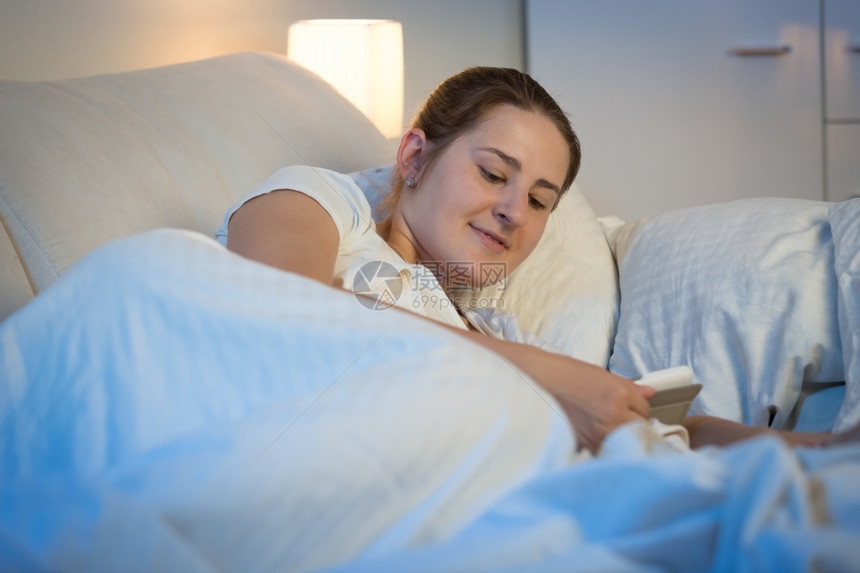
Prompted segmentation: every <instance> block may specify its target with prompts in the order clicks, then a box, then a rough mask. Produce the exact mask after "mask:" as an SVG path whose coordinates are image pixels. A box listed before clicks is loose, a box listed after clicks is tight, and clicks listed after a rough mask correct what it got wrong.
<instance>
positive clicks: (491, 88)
mask: <svg viewBox="0 0 860 573" xmlns="http://www.w3.org/2000/svg"><path fill="white" fill-rule="evenodd" d="M505 104H507V105H512V106H514V107H517V108H519V109H522V110H524V111H528V112H532V113H536V114H539V115H542V116H544V117H546V118H548V119H549V120H550V121H552V122H553V123H554V124H555V126H556V128H557V129H558V131H559V133H561V136H562V137H563V138H564V140H565V141H566V142H567V145H568V149H569V151H570V164H569V165H568V168H567V174H566V176H565V178H564V182H563V184H562V186H561V193H560V194H559V196H558V198H559V199H561V197H562V195H564V193H565V192H566V191H567V190H568V188H569V187H570V185H571V183H573V180H574V178H576V174H577V173H578V172H579V165H580V161H581V158H582V151H581V148H580V144H579V138H578V137H577V136H576V133H574V131H573V128H572V127H571V125H570V120H569V119H568V118H567V115H565V113H564V111H562V109H561V107H559V105H558V103H557V102H556V101H555V99H553V97H552V96H551V95H549V93H547V91H546V90H545V89H544V88H543V87H542V86H541V85H540V84H539V83H538V82H536V81H535V80H534V79H533V78H532V77H531V76H529V75H528V74H525V73H523V72H520V71H519V70H515V69H512V68H495V67H474V68H467V69H465V70H463V71H462V72H460V73H458V74H455V75H453V76H451V77H450V78H448V79H447V80H445V81H444V82H442V83H441V84H439V85H438V86H436V89H434V90H433V92H432V93H431V94H430V97H428V98H427V101H425V102H424V106H423V107H422V108H421V110H420V111H419V112H418V115H416V116H415V119H413V120H412V126H411V127H413V128H418V129H421V130H422V131H424V134H425V135H426V136H427V140H428V141H429V142H430V143H431V144H432V145H431V146H430V148H429V149H428V150H427V151H425V152H424V153H423V154H422V156H421V158H420V160H419V164H418V167H419V180H420V173H423V172H424V171H425V170H426V169H429V168H430V167H431V166H432V165H433V163H434V162H435V160H436V158H438V157H439V155H440V154H441V153H442V152H443V151H444V150H445V148H447V147H448V146H449V145H450V144H451V143H452V142H453V141H454V140H456V139H457V138H458V137H460V136H461V135H462V134H463V133H465V132H467V131H469V130H470V129H472V128H473V127H475V126H476V125H477V124H478V123H480V121H481V120H482V119H483V118H484V116H485V115H486V114H487V113H488V112H489V111H491V110H492V109H493V108H495V107H496V106H499V105H505ZM403 184H404V182H403V178H402V177H401V175H400V174H399V173H398V171H397V170H396V169H395V170H394V181H393V183H392V192H391V195H390V196H389V197H388V198H387V199H386V201H385V202H384V204H383V207H384V208H386V209H388V208H390V207H391V206H393V205H394V204H396V203H397V200H398V198H399V196H400V193H401V192H402V190H403ZM556 205H558V201H556ZM553 208H555V205H553Z"/></svg>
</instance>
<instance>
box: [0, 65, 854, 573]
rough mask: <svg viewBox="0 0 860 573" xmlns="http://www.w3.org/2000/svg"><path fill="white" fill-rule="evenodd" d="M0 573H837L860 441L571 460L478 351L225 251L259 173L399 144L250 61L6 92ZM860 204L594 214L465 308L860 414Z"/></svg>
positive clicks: (546, 418) (737, 393)
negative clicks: (634, 216)
mask: <svg viewBox="0 0 860 573" xmlns="http://www.w3.org/2000/svg"><path fill="white" fill-rule="evenodd" d="M0 102H2V103H0V221H2V232H0V269H2V270H0V317H2V319H3V321H2V323H0V456H2V468H0V569H3V570H13V571H19V570H20V571H25V570H26V571H30V570H33V571H42V570H45V571H49V570H50V571H53V570H85V571H116V570H122V571H143V570H146V571H153V570H155V571H226V570H236V571H341V572H346V571H350V572H351V571H374V572H376V571H529V572H532V571H672V570H675V571H760V570H779V571H808V570H816V571H817V570H822V571H857V570H858V568H860V566H858V564H860V543H858V541H860V488H858V487H857V483H858V479H860V446H858V445H845V446H839V447H827V448H795V449H792V448H788V447H786V446H785V445H783V444H782V442H780V441H779V440H777V439H775V438H773V437H770V436H767V437H761V438H757V439H754V440H750V441H747V442H744V443H740V444H737V445H735V446H732V447H728V448H706V449H701V450H696V451H690V450H686V449H684V448H683V447H680V446H679V445H678V443H677V441H672V440H667V439H662V438H660V437H659V436H658V435H657V434H656V433H655V432H654V429H653V427H652V426H651V425H649V424H646V423H638V424H630V425H628V426H624V427H622V428H619V429H618V430H616V431H615V432H613V433H612V434H611V435H610V436H609V437H608V438H607V440H606V442H605V443H604V445H603V448H602V449H601V451H600V452H599V453H598V454H596V455H589V454H586V453H584V452H582V451H577V448H576V438H575V436H574V435H573V433H572V432H571V429H570V427H569V426H568V425H567V423H566V421H565V419H564V416H563V415H562V414H561V409H560V408H559V407H558V405H557V404H556V403H555V402H554V400H553V398H552V397H551V396H549V395H548V394H547V393H546V392H544V391H543V390H542V389H541V388H540V387H539V386H538V385H537V384H535V383H534V381H532V380H530V379H529V378H528V377H527V376H526V375H525V374H524V373H522V372H520V371H518V370H517V369H516V368H514V367H513V366H511V365H510V364H508V363H506V362H505V361H504V360H502V359H501V358H500V357H499V356H497V355H495V354H493V353H492V352H490V351H488V350H486V349H484V348H482V347H478V346H476V345H473V344H470V343H466V342H464V341H462V340H460V339H459V338H458V337H457V336H456V335H455V334H452V333H450V332H448V331H447V330H445V329H444V328H441V327H438V326H436V325H434V324H431V323H428V322H426V321H424V320H421V319H419V318H417V317H412V316H409V315H404V314H403V313H394V312H387V311H385V310H375V309H373V308H368V306H367V305H364V304H357V299H356V297H355V296H354V295H352V294H351V293H349V292H346V291H336V290H333V289H330V288H328V287H325V286H322V285H319V284H317V283H315V282H314V281H311V280H308V279H305V278H303V277H300V276H295V275H292V274H289V273H284V272H280V271H277V270H275V269H272V268H268V267H265V266H263V265H260V264H257V263H254V262H252V261H249V260H246V259H243V258H241V257H239V256H237V255H235V254H233V253H230V252H228V251H226V250H225V249H223V248H221V247H220V246H219V245H218V244H217V243H216V242H215V241H214V240H213V236H212V235H213V232H214V230H215V229H216V228H217V227H218V225H219V224H220V223H221V218H222V217H223V214H224V212H225V211H226V210H227V208H228V207H229V206H230V205H231V204H232V203H233V202H234V201H236V200H237V199H239V198H240V197H242V196H243V195H245V194H246V193H247V192H249V191H250V190H251V189H252V188H253V187H254V186H256V185H257V184H258V183H259V182H261V181H262V180H264V179H265V178H266V177H267V176H269V175H270V174H271V173H273V172H274V171H275V170H277V169H278V168H280V167H283V166H284V165H290V164H309V165H313V166H320V167H326V168H330V169H334V170H337V171H340V172H343V173H350V174H351V175H352V176H353V178H354V179H355V181H356V183H357V184H358V185H359V186H360V187H361V188H362V190H363V191H364V192H365V193H366V194H367V196H368V198H369V200H370V201H371V203H372V204H375V203H378V202H379V201H380V200H381V199H382V197H383V196H384V193H385V188H386V183H387V181H388V175H389V170H390V168H389V167H387V165H388V163H389V162H390V160H391V159H392V157H393V148H392V144H391V143H390V142H389V141H387V140H386V139H385V138H384V137H383V136H382V135H381V134H380V133H379V132H378V131H376V129H375V128H374V127H373V126H372V124H371V123H370V122H369V121H368V120H367V119H366V118H365V117H364V116H363V115H362V114H361V113H360V112H358V111H357V110H356V109H355V108H353V107H352V106H351V105H350V104H349V103H348V102H346V100H344V99H343V98H342V97H341V96H340V95H339V94H337V93H336V92H335V91H334V90H333V89H332V88H330V87H329V86H328V85H327V84H325V83H324V82H322V81H321V80H320V79H319V78H317V77H316V76H314V75H313V74H311V73H309V72H307V71H305V70H303V69H301V68H299V67H297V66H295V65H293V64H292V63H290V62H289V61H287V60H286V59H284V58H282V57H280V56H277V55H274V54H265V53H240V54H234V55H230V56H223V57H219V58H214V59H209V60H203V61H199V62H192V63H187V64H180V65H174V66H167V67H163V68H156V69H149V70H142V71H135V72H125V73H121V74H112V75H104V76H95V77H89V78H78V79H70V80H61V81H54V82H31V83H27V82H12V81H2V82H0ZM858 220H860V199H854V200H850V201H845V202H842V203H833V204H830V203H824V202H815V201H801V200H793V199H749V200H743V201H737V202H732V203H725V204H716V205H706V206H700V207H693V208H688V209H683V210H679V211H673V212H669V213H665V214H663V215H660V216H658V217H654V218H651V219H649V220H640V221H621V220H618V219H616V218H612V217H604V218H598V217H597V216H595V213H594V212H593V210H592V209H591V208H590V206H589V205H588V202H587V200H586V199H585V196H584V195H583V193H582V192H581V190H579V189H578V188H576V187H574V188H572V189H571V191H570V192H569V194H568V196H567V197H565V199H564V200H563V201H562V202H561V204H560V205H559V207H558V209H557V210H556V211H555V212H554V213H553V215H552V217H551V220H550V224H549V226H548V231H547V233H546V235H545V237H544V238H543V239H542V241H541V243H540V245H539V246H538V249H537V251H536V252H535V254H534V256H533V257H532V258H531V259H530V260H529V261H528V262H527V263H526V264H525V265H523V267H521V268H520V269H518V270H517V271H516V272H515V273H514V274H513V275H512V276H511V277H509V278H508V279H507V280H506V281H505V282H504V283H503V284H501V285H496V286H493V287H488V288H486V289H483V290H481V291H474V292H465V293H463V295H464V296H465V297H466V298H465V299H464V300H465V304H467V305H470V306H471V307H473V308H476V309H480V308H501V309H504V310H507V311H510V312H514V313H515V314H517V315H518V316H519V318H520V324H521V327H522V328H523V330H525V331H527V332H529V333H532V334H534V335H537V336H539V337H541V338H542V339H544V340H546V341H548V342H550V343H551V344H552V345H554V346H555V347H556V348H558V349H559V351H561V352H565V353H567V354H570V355H572V356H574V357H576V358H579V359H582V360H585V361H588V362H591V363H594V364H599V365H602V366H605V367H608V368H610V369H611V370H612V371H614V372H617V373H619V374H621V375H624V376H628V377H631V378H635V377H638V376H641V375H643V374H645V373H647V372H650V371H654V370H659V369H662V368H668V367H673V366H679V365H688V366H690V367H691V368H692V369H693V371H694V373H695V381H696V382H698V383H701V384H702V385H703V390H702V392H701V394H700V395H699V396H698V397H697V398H696V400H695V401H694V403H693V405H692V408H691V411H692V412H693V413H702V414H710V415H716V416H721V417H725V418H729V419H733V420H737V421H741V422H744V423H747V424H752V425H758V426H770V427H773V428H776V429H792V428H795V429H801V430H809V431H830V430H835V431H840V430H844V429H847V428H850V427H852V426H854V425H856V424H857V423H858V422H860V355H858V348H860V225H858Z"/></svg>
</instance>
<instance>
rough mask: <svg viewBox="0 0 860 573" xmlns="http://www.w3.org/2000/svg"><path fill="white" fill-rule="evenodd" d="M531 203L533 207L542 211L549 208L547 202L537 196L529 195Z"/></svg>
mask: <svg viewBox="0 0 860 573" xmlns="http://www.w3.org/2000/svg"><path fill="white" fill-rule="evenodd" d="M529 205H531V206H532V208H534V209H537V210H539V211H542V210H544V209H546V208H547V207H546V204H544V203H541V201H540V200H539V199H537V198H535V197H529Z"/></svg>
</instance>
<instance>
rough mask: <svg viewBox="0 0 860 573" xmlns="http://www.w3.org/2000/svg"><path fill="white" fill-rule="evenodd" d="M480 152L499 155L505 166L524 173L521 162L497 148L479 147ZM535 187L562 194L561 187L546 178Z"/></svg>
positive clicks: (540, 180) (536, 183)
mask: <svg viewBox="0 0 860 573" xmlns="http://www.w3.org/2000/svg"><path fill="white" fill-rule="evenodd" d="M478 150H479V151H486V152H488V153H493V154H495V155H497V156H498V157H499V159H501V160H502V161H504V162H505V165H507V166H508V167H510V168H511V169H513V170H514V171H517V172H519V171H522V168H523V164H522V163H520V160H519V159H517V158H516V157H511V156H510V155H508V154H507V153H505V152H504V151H502V150H501V149H496V148H495V147H479V148H478ZM535 185H538V186H539V187H546V188H547V189H550V190H551V191H555V192H556V194H559V193H561V187H559V186H558V185H556V184H555V183H552V182H550V181H547V180H546V179H544V178H540V179H538V180H537V181H535Z"/></svg>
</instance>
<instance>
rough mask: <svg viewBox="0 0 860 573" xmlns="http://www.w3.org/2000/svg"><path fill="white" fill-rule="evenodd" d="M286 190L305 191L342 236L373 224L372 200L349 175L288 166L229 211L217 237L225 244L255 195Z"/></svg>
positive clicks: (217, 232) (324, 169)
mask: <svg viewBox="0 0 860 573" xmlns="http://www.w3.org/2000/svg"><path fill="white" fill-rule="evenodd" d="M283 189H287V190H291V191H296V192H299V193H302V194H303V195H307V196H308V197H310V198H311V199H313V200H315V201H316V202H317V203H319V204H320V206H322V208H323V209H325V210H326V212H327V213H328V214H329V215H330V216H331V218H332V219H333V220H334V222H335V225H336V226H337V228H338V232H339V233H340V235H341V238H342V239H343V238H345V237H347V236H349V235H351V234H352V233H353V232H356V231H358V232H366V230H367V229H369V228H371V227H372V226H373V218H372V209H371V206H370V203H368V200H367V198H366V197H365V194H364V192H363V191H362V189H361V188H360V187H359V186H358V184H356V182H355V180H354V179H353V178H352V177H351V176H350V175H348V174H344V173H339V172H337V171H333V170H331V169H326V168H323V167H314V166H310V165H288V166H286V167H282V168H281V169H279V170H277V171H276V172H275V173H273V174H272V175H271V176H269V177H268V178H267V179H266V180H265V181H263V182H262V183H261V184H260V185H258V186H257V187H256V188H255V189H254V190H253V191H251V192H250V193H249V194H247V195H246V196H245V197H243V198H242V199H240V200H239V201H237V202H236V203H235V204H234V205H233V206H232V207H231V208H230V209H229V210H228V211H227V213H226V214H225V216H224V220H223V223H222V225H221V227H220V228H219V229H218V230H217V231H216V233H215V235H216V239H218V241H219V242H221V243H223V244H226V239H227V227H228V223H229V220H230V217H231V216H232V215H233V213H235V212H236V211H237V210H239V208H241V207H242V205H244V204H245V203H247V202H248V201H250V200H251V199H254V198H255V197H259V196H261V195H265V194H266V193H271V192H273V191H277V190H283Z"/></svg>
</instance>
